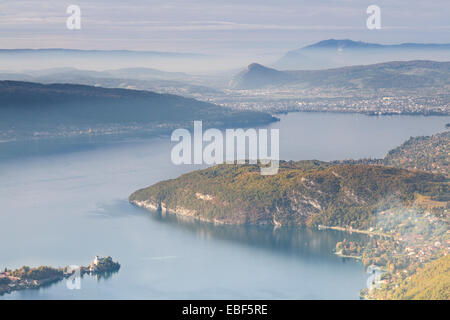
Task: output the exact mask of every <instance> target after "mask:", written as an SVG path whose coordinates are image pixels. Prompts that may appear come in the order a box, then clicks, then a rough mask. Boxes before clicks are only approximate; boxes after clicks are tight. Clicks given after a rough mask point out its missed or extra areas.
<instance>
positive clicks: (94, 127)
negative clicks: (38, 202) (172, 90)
mask: <svg viewBox="0 0 450 320" xmlns="http://www.w3.org/2000/svg"><path fill="white" fill-rule="evenodd" d="M0 101H1V104H0V140H2V139H3V140H21V139H30V138H38V137H53V136H68V135H69V136H70V135H80V134H87V133H89V134H111V133H133V132H139V131H142V130H145V131H150V132H153V133H168V132H169V131H170V130H171V129H173V128H176V127H180V126H184V127H186V126H191V122H192V121H193V120H203V121H204V124H205V126H214V127H223V126H229V127H241V126H244V127H245V126H249V125H258V124H265V123H269V122H272V121H275V120H276V119H275V118H273V117H272V116H270V115H269V114H266V113H261V112H250V111H248V112H247V111H245V112H240V111H233V110H230V109H227V108H224V107H220V106H217V105H214V104H211V103H206V102H201V101H198V100H195V99H190V98H183V97H181V96H176V95H170V94H158V93H154V92H150V91H138V90H127V89H107V88H102V87H95V86H86V85H75V84H48V85H44V84H39V83H32V82H18V81H0Z"/></svg>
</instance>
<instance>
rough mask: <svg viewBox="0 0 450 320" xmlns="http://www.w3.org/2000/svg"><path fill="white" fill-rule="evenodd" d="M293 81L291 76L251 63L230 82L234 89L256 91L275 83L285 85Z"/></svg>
mask: <svg viewBox="0 0 450 320" xmlns="http://www.w3.org/2000/svg"><path fill="white" fill-rule="evenodd" d="M290 80H291V76H290V75H288V74H286V73H284V72H282V71H278V70H275V69H272V68H268V67H265V66H263V65H261V64H259V63H251V64H249V65H248V66H247V69H246V70H243V71H242V72H240V73H239V74H237V75H236V76H235V77H234V78H233V79H232V80H231V82H230V87H232V88H234V89H255V88H261V87H264V86H266V85H271V84H273V83H285V82H288V81H290Z"/></svg>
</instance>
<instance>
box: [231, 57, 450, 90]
mask: <svg viewBox="0 0 450 320" xmlns="http://www.w3.org/2000/svg"><path fill="white" fill-rule="evenodd" d="M449 85H450V62H435V61H422V60H417V61H393V62H386V63H379V64H372V65H361V66H352V67H343V68H336V69H326V70H295V71H279V70H275V69H271V68H267V67H264V66H261V65H258V64H251V65H250V66H249V67H248V68H247V69H246V70H244V71H243V72H241V73H239V74H238V75H236V76H235V77H234V79H233V81H232V82H231V86H232V87H233V88H235V89H258V88H270V87H290V88H292V87H295V86H297V87H300V88H308V87H309V88H330V87H332V88H342V89H375V90H376V89H382V88H387V89H415V88H424V87H445V86H449Z"/></svg>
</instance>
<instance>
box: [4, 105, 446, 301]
mask: <svg viewBox="0 0 450 320" xmlns="http://www.w3.org/2000/svg"><path fill="white" fill-rule="evenodd" d="M448 122H450V119H449V117H413V116H384V117H368V116H363V115H353V114H323V113H291V114H288V115H283V116H281V121H280V122H278V123H274V124H272V125H271V126H270V127H277V128H280V153H281V157H282V159H287V160H289V159H292V160H301V159H319V160H332V159H346V158H360V157H383V156H384V155H385V153H386V152H387V151H388V150H389V149H391V148H393V147H395V146H397V145H399V144H400V143H402V142H403V141H404V140H406V139H407V138H409V137H410V136H417V135H429V134H432V133H436V132H440V131H443V130H444V126H445V123H448ZM60 143H61V142H60ZM32 145H33V147H32V148H31V147H30V144H27V145H25V144H22V145H15V146H8V147H7V148H5V147H3V148H2V147H1V146H0V153H3V154H0V205H1V209H0V268H3V267H8V268H16V267H20V266H22V265H30V266H37V265H51V266H66V265H73V264H75V265H87V264H88V263H89V262H90V261H91V260H92V258H93V257H94V255H102V256H106V255H110V256H112V257H113V258H114V259H115V260H118V261H119V262H120V263H121V265H122V267H121V269H120V271H119V272H118V273H116V274H114V275H112V276H111V277H109V278H107V279H98V280H97V279H95V278H93V277H89V276H87V277H84V278H83V279H82V282H81V285H82V287H81V289H80V290H69V289H67V287H66V284H65V282H64V281H63V282H59V283H56V284H54V285H51V286H49V287H46V288H41V289H37V290H25V291H18V292H14V293H12V294H7V295H4V296H2V297H0V299H52V298H57V299H91V298H99V299H116V298H120V299H133V298H137V299H357V298H358V293H359V290H360V289H362V288H364V287H365V282H366V279H367V275H366V274H365V273H364V270H363V268H362V266H361V264H360V263H359V262H358V261H354V260H343V259H341V258H339V257H337V256H335V255H334V254H333V253H332V250H333V248H334V246H335V243H336V242H337V241H340V240H342V239H343V238H344V237H345V238H349V237H358V236H357V235H348V234H344V233H341V232H335V231H311V230H305V229H295V228H279V229H273V228H268V227H255V226H253V227H243V226H239V227H234V226H220V227H215V226H212V225H209V224H204V223H197V222H186V221H184V222H183V221H179V220H177V219H176V218H174V217H168V218H160V217H158V216H157V215H156V214H152V213H150V212H147V211H144V210H142V209H139V208H135V207H133V206H131V205H130V204H128V202H127V197H128V196H129V194H131V193H132V192H133V191H135V190H136V189H138V188H142V187H145V186H148V185H150V184H153V183H155V182H158V181H160V180H164V179H169V178H175V177H177V176H179V175H180V174H182V173H184V172H188V171H191V170H194V169H198V168H200V167H198V166H197V167H196V166H174V165H173V164H172V163H171V161H170V150H171V146H172V145H171V144H170V142H169V138H155V139H142V140H134V141H128V142H121V143H114V144H112V143H109V144H104V145H98V144H97V145H95V146H92V147H91V148H88V149H83V148H81V149H80V148H79V146H75V145H74V146H73V148H72V149H73V150H70V149H71V146H70V144H68V145H66V146H65V148H66V150H65V151H68V150H67V149H69V151H71V152H61V153H52V154H49V153H47V150H48V148H47V147H48V146H45V148H43V147H40V143H33V144H32ZM44 145H45V143H42V146H44ZM53 147H55V148H56V146H53ZM14 149H16V150H14ZM18 151H20V152H18ZM10 152H11V153H10ZM6 153H8V154H6ZM9 153H10V154H9ZM11 154H17V156H11ZM19 154H20V156H18V155H19Z"/></svg>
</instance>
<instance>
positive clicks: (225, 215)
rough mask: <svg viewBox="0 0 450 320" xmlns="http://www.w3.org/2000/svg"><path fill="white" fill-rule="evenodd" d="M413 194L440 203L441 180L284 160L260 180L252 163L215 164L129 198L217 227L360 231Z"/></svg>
mask: <svg viewBox="0 0 450 320" xmlns="http://www.w3.org/2000/svg"><path fill="white" fill-rule="evenodd" d="M418 195H421V196H427V197H429V199H431V200H433V199H436V198H439V199H440V200H441V201H442V200H446V201H448V198H449V185H448V180H447V179H446V177H445V176H442V175H436V174H430V173H426V172H420V171H408V170H404V169H398V168H392V167H384V166H376V165H359V164H355V165H349V164H343V165H332V164H330V163H326V162H320V161H300V162H292V161H291V162H281V164H280V171H279V173H278V174H277V175H274V176H262V175H260V168H259V166H258V165H249V164H245V165H227V164H224V165H218V166H214V167H212V168H208V169H205V170H200V171H195V172H191V173H188V174H184V175H182V176H181V177H179V178H177V179H173V180H168V181H163V182H159V183H157V184H155V185H153V186H151V187H149V188H145V189H141V190H138V191H136V192H135V193H133V194H132V195H131V196H130V201H131V202H133V203H136V204H138V202H145V201H147V204H151V206H155V207H159V208H160V209H162V210H163V211H165V210H167V211H169V212H176V213H179V214H182V215H183V214H184V215H190V216H193V217H196V218H199V219H202V220H207V221H214V222H217V223H229V224H273V225H308V226H318V225H328V226H351V227H353V228H368V227H370V226H372V224H373V222H374V221H373V217H374V216H375V213H376V212H378V211H380V210H385V209H387V208H389V207H390V206H392V205H396V204H398V203H399V202H400V203H402V204H411V203H413V202H414V200H415V198H416V197H417V196H418ZM138 205H139V204H138ZM141 205H142V203H141Z"/></svg>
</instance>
